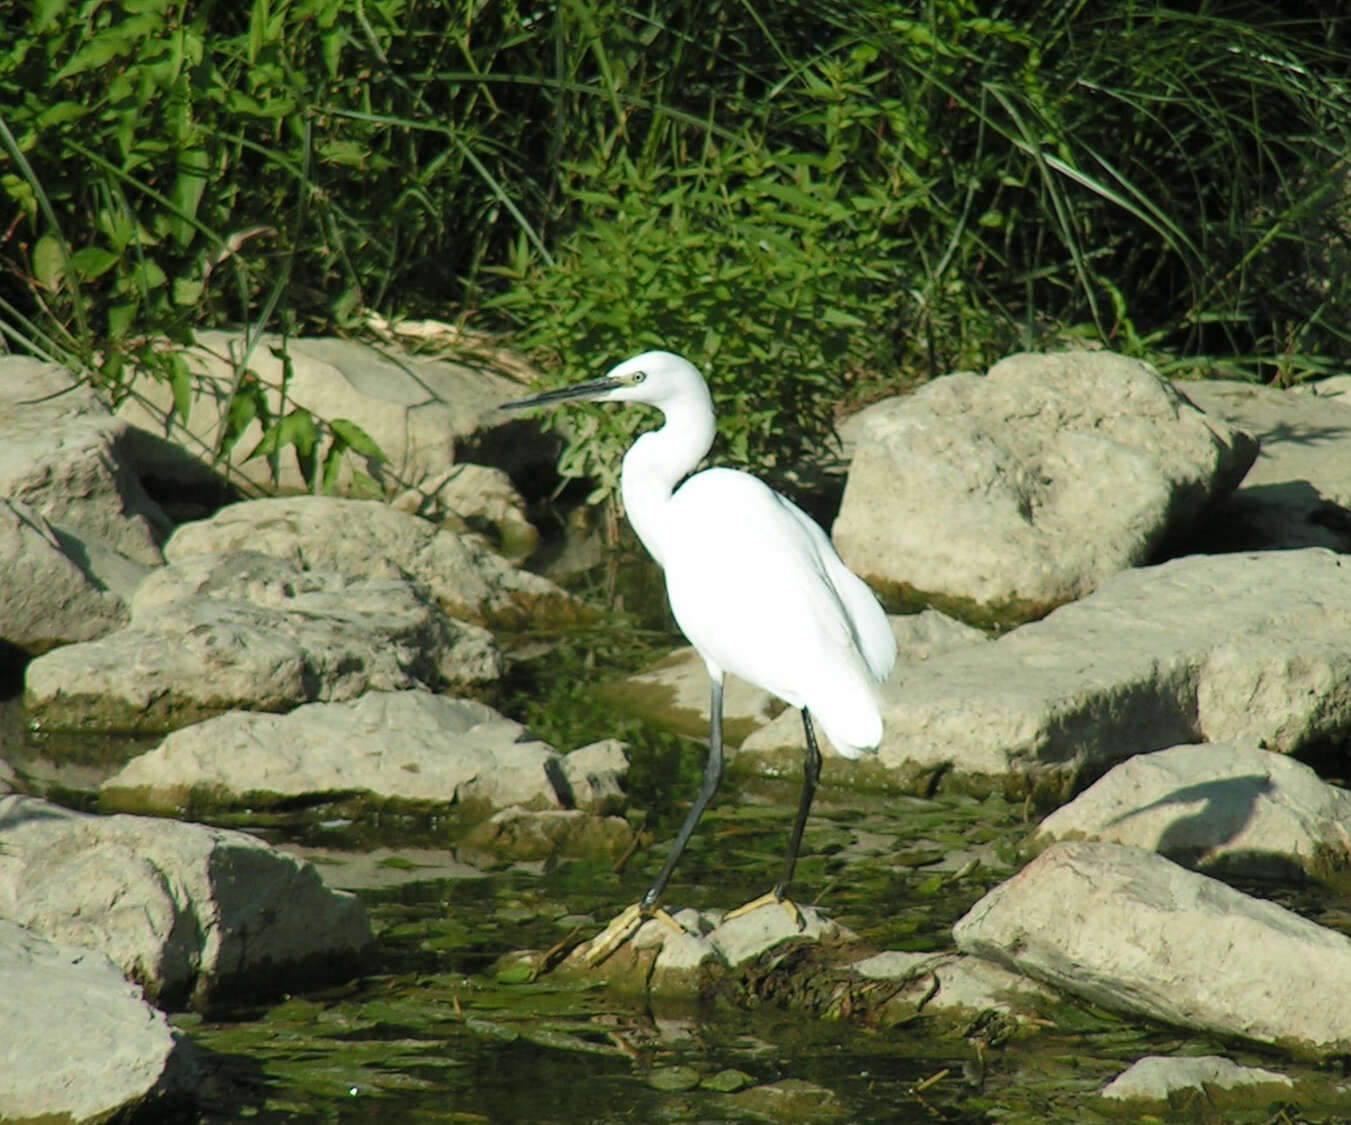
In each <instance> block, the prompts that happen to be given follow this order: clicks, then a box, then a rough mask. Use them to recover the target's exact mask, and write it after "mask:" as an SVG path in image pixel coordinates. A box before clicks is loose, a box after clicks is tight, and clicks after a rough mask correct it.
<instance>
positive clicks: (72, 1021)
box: [0, 920, 199, 1123]
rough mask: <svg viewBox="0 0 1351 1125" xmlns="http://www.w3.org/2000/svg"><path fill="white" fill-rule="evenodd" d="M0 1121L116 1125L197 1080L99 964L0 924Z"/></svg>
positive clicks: (117, 974)
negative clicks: (114, 1124) (110, 1123)
mask: <svg viewBox="0 0 1351 1125" xmlns="http://www.w3.org/2000/svg"><path fill="white" fill-rule="evenodd" d="M0 980H3V981H4V987H3V988H0V1061H2V1062H3V1065H0V1116H3V1118H4V1120H6V1121H66V1122H72V1123H75V1122H97V1121H107V1120H110V1119H114V1118H115V1119H118V1120H121V1119H122V1117H123V1115H129V1114H131V1113H132V1112H133V1111H137V1110H139V1111H145V1110H149V1109H152V1108H153V1107H155V1106H157V1105H159V1106H161V1107H163V1103H164V1102H166V1101H168V1100H171V1099H177V1098H183V1097H184V1096H185V1095H187V1094H188V1092H189V1091H190V1090H191V1088H192V1084H193V1083H194V1081H195V1080H196V1079H197V1078H198V1077H199V1076H198V1075H197V1073H196V1070H195V1067H194V1065H193V1063H192V1062H191V1059H190V1052H188V1051H187V1050H186V1049H185V1046H184V1044H182V1043H181V1042H180V1040H179V1037H178V1035H177V1033H176V1032H174V1031H173V1030H172V1029H171V1028H170V1027H169V1025H168V1023H167V1022H166V1020H165V1018H164V1015H163V1013H161V1012H158V1011H156V1010H155V1009H154V1008H152V1007H151V1006H150V1005H149V1004H147V1003H146V1002H145V1000H144V999H142V997H141V990H140V989H139V988H138V987H137V986H136V985H134V984H132V983H131V982H129V981H128V980H127V979H126V978H125V977H124V976H123V975H122V972H121V970H120V969H118V967H117V966H116V965H114V964H113V963H112V962H111V961H110V960H108V958H107V957H105V956H103V955H102V954H100V953H95V952H94V951H92V950H90V949H85V948H79V947H77V946H73V945H68V944H65V943H62V942H52V941H48V940H47V939H46V938H43V937H40V936H38V935H37V934H35V933H33V932H32V931H31V930H26V929H24V928H23V927H22V926H18V925H16V924H15V923H13V922H7V921H3V920H0Z"/></svg>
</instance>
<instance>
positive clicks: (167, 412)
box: [118, 331, 520, 519]
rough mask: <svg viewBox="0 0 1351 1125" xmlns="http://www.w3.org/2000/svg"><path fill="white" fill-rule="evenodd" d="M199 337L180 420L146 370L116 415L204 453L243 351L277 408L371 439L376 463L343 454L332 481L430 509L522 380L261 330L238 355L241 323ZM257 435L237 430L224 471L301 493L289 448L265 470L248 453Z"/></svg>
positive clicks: (208, 453)
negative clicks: (406, 496)
mask: <svg viewBox="0 0 1351 1125" xmlns="http://www.w3.org/2000/svg"><path fill="white" fill-rule="evenodd" d="M196 339H197V344H196V346H195V347H192V348H188V349H185V350H184V352H183V354H184V358H185V359H186V360H187V362H188V365H189V367H190V368H191V369H192V371H193V374H194V377H195V378H194V381H193V396H192V401H191V409H190V411H189V415H188V421H187V423H186V424H184V422H183V420H182V419H181V418H180V417H178V416H177V415H175V414H173V399H172V394H171V390H170V388H169V386H168V385H167V384H166V383H164V382H161V381H157V380H152V379H140V380H138V381H137V384H136V389H137V392H138V393H137V394H136V395H134V396H131V397H128V398H127V399H124V400H123V401H122V402H121V403H120V404H119V405H118V413H119V415H120V416H121V417H123V418H125V419H127V420H128V421H130V422H132V423H134V424H135V425H137V426H139V427H141V428H142V429H144V430H148V431H150V432H151V433H155V434H160V435H163V436H165V437H168V438H170V439H171V440H172V441H173V442H174V443H175V444H177V445H179V446H181V447H182V448H183V449H186V450H188V451H189V452H192V453H195V454H196V455H197V456H198V457H199V458H200V459H201V460H202V461H203V462H204V463H209V462H210V461H211V459H212V454H213V452H214V451H215V450H216V449H218V448H220V437H221V427H222V425H223V422H224V419H225V418H226V416H227V413H228V409H229V403H230V398H231V395H232V394H233V393H234V390H235V386H236V384H237V381H238V370H237V366H238V364H240V363H242V362H244V361H245V360H247V363H246V366H247V367H248V369H249V370H250V371H252V372H254V373H255V374H256V375H257V376H258V379H259V382H260V385H261V387H262V393H263V394H264V396H265V397H266V398H267V400H268V403H269V405H270V407H271V409H272V411H273V414H274V416H280V415H281V414H282V413H285V412H286V411H289V410H291V409H293V408H295V407H297V406H299V407H304V408H305V409H307V410H309V411H310V412H311V413H312V414H313V415H315V417H317V418H319V419H322V420H323V421H325V422H331V421H333V420H334V419H339V418H343V419H349V420H351V421H354V422H356V423H357V424H359V425H360V426H361V428H362V429H363V430H365V431H366V433H367V434H369V435H370V436H371V437H372V438H373V439H374V440H375V442H376V443H377V444H378V445H379V446H380V449H381V451H382V452H383V453H384V455H385V458H386V460H385V461H375V460H373V459H368V458H365V457H362V456H359V455H357V454H356V453H355V452H353V451H349V452H348V454H347V456H346V457H345V458H344V462H343V468H342V472H341V473H340V475H339V477H338V479H337V481H336V484H337V487H338V488H339V489H342V490H344V491H347V492H350V493H351V494H353V495H358V496H362V495H364V496H369V495H370V488H371V487H372V485H373V486H374V488H375V489H377V490H379V493H380V494H382V495H384V494H389V495H393V494H397V493H400V492H404V491H407V490H417V491H419V492H421V493H423V494H424V496H426V498H427V501H428V502H427V503H426V505H425V506H424V508H423V514H426V515H430V516H432V517H433V518H436V519H440V518H443V515H442V512H441V511H440V509H442V508H443V507H445V505H442V504H441V503H440V502H439V501H438V500H437V495H436V494H437V488H438V485H439V484H440V483H442V482H444V480H445V479H446V476H447V473H448V471H449V469H450V468H451V467H452V465H453V464H454V462H455V460H456V458H457V457H458V458H459V459H460V460H472V459H474V457H473V456H465V454H466V453H467V454H471V455H472V454H475V453H476V448H475V447H477V446H479V445H480V444H481V443H482V442H484V441H485V440H488V439H489V438H491V436H492V434H493V432H494V430H495V428H496V427H501V426H503V425H504V422H503V419H502V418H501V417H500V416H498V415H497V412H496V410H497V407H498V405H499V404H500V403H502V402H505V401H507V400H508V399H510V398H513V397H520V395H519V392H520V384H519V383H518V382H516V381H515V380H513V379H509V378H507V377H505V376H504V375H502V374H499V373H498V372H497V371H496V370H493V369H492V368H491V367H490V366H489V365H488V364H486V363H478V364H475V365H473V366H471V365H468V364H463V363H455V362H450V361H447V360H444V359H437V358H435V357H431V356H427V355H419V354H415V353H413V352H410V351H408V350H405V349H404V348H402V347H400V346H397V345H392V346H389V347H376V346H372V345H370V344H365V343H360V342H358V341H354V340H342V339H336V338H313V337H310V338H307V337H290V338H288V339H287V340H285V341H283V340H282V338H281V337H279V336H275V335H265V336H263V337H262V339H261V340H259V342H258V346H257V347H256V348H254V350H253V351H252V353H250V354H248V355H247V356H246V355H245V344H244V339H243V336H242V335H241V334H240V333H237V332H227V331H203V332H198V333H197V334H196ZM283 356H284V357H285V358H283ZM261 436H262V431H261V429H260V427H259V426H258V424H257V423H256V422H255V423H252V424H251V425H250V426H249V427H248V428H247V429H246V430H245V431H244V433H243V435H242V436H241V437H240V439H239V440H238V441H237V442H236V443H235V444H234V445H233V447H231V448H230V450H229V458H230V463H229V471H230V473H231V474H232V475H235V476H238V477H241V478H243V479H244V480H247V481H249V482H250V483H252V484H253V485H255V486H257V487H258V488H261V489H264V490H267V491H271V490H272V489H273V488H280V489H282V490H283V491H288V492H308V491H309V486H308V484H307V482H306V481H305V480H304V478H303V477H302V476H301V475H300V472H299V469H298V468H297V466H296V464H295V459H294V458H292V457H282V458H280V459H278V462H277V476H276V478H275V479H274V477H273V473H272V468H271V466H270V465H269V464H268V459H267V458H265V457H254V458H251V457H250V454H251V452H252V450H253V449H254V447H255V446H256V445H257V444H258V441H259V439H260V438H261ZM151 467H152V468H153V466H151ZM504 467H506V466H504ZM358 473H360V474H364V477H365V478H366V481H365V482H363V481H362V480H361V479H360V478H359V477H358V476H357V474H358Z"/></svg>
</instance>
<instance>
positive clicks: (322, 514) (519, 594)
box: [164, 496, 584, 626]
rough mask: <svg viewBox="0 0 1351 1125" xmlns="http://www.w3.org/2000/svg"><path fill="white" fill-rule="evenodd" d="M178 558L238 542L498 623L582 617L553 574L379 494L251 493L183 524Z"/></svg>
mask: <svg viewBox="0 0 1351 1125" xmlns="http://www.w3.org/2000/svg"><path fill="white" fill-rule="evenodd" d="M164 552H165V555H166V556H167V557H168V558H169V559H170V561H172V562H183V561H185V560H186V559H187V558H188V557H189V556H194V555H211V554H219V553H228V552H258V553H261V554H264V555H272V556H275V557H276V558H279V559H282V560H284V561H285V562H287V563H289V564H291V565H292V566H294V567H295V568H296V569H298V570H301V571H307V572H308V571H333V572H336V573H338V574H341V575H344V576H346V577H347V578H349V579H383V580H399V581H406V582H411V583H413V584H414V585H416V586H417V587H418V588H419V589H420V590H423V591H425V592H426V594H427V595H428V596H429V597H431V598H432V599H433V600H434V601H435V602H436V604H437V605H439V606H440V607H441V609H442V610H443V611H444V612H445V613H447V614H448V615H450V616H451V617H457V618H461V619H463V620H466V621H474V622H478V623H490V624H493V625H499V626H501V625H508V626H509V625H516V626H519V625H523V624H526V623H528V622H538V621H539V620H549V619H553V620H556V621H557V620H563V621H575V620H577V619H578V618H579V617H581V616H583V614H584V611H583V609H582V607H581V604H580V603H579V602H578V601H577V600H576V599H575V598H573V597H572V596H571V595H570V594H567V593H565V592H564V591H563V590H561V589H560V588H559V587H558V586H555V585H554V584H553V583H552V582H550V581H549V580H548V579H546V578H541V577H539V576H538V575H534V574H530V573H529V572H527V571H524V570H520V569H518V568H517V567H514V566H512V565H511V564H510V563H507V562H506V561H504V560H503V559H502V558H500V557H499V556H498V555H496V554H494V553H493V552H492V551H489V550H488V549H487V548H485V547H484V546H482V545H481V544H480V543H479V542H478V541H477V540H476V539H475V538H474V537H472V536H463V535H458V534H456V533H455V532H453V531H442V530H439V529H438V528H437V526H436V525H435V524H433V523H430V522H428V521H427V520H425V519H422V518H420V517H418V516H413V515H409V514H408V513H406V512H400V511H397V510H395V509H394V508H391V507H389V506H387V505H385V504H382V503H380V502H378V501H365V500H343V499H338V498H336V497H330V496H288V497H277V498H273V499H265V500H246V501H244V502H243V503H240V504H232V505H230V506H229V507H227V508H222V509H221V510H220V511H219V512H217V513H216V514H215V515H214V516H212V517H211V518H210V519H206V520H199V521H197V522H195V523H188V524H184V525H182V526H181V527H180V528H178V530H177V531H175V532H174V534H173V536H172V537H171V538H170V539H169V541H168V543H166V544H165V548H164Z"/></svg>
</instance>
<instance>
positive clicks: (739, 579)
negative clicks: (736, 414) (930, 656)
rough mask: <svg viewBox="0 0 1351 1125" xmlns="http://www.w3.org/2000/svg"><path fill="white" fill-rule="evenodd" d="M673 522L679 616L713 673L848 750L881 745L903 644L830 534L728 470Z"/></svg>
mask: <svg viewBox="0 0 1351 1125" xmlns="http://www.w3.org/2000/svg"><path fill="white" fill-rule="evenodd" d="M667 515H668V517H669V522H668V527H667V534H666V536H665V539H664V551H665V565H666V581H667V588H668V591H669V593H670V598H671V608H672V611H673V612H674V613H675V616H676V621H677V622H678V623H679V625H680V627H681V629H682V631H683V632H684V633H685V635H686V636H687V637H689V639H690V641H691V643H692V644H693V645H694V646H695V648H696V649H698V650H699V652H700V654H701V655H702V656H703V657H704V659H705V660H706V661H708V662H709V663H710V667H711V668H712V669H715V670H721V671H723V672H730V673H732V674H733V675H735V676H738V677H740V678H741V679H744V680H747V681H749V682H750V683H753V684H757V685H758V686H760V687H763V688H765V689H766V690H768V691H771V692H773V693H774V694H776V695H778V696H779V697H780V698H782V699H784V700H785V701H786V702H788V703H789V704H791V705H793V706H798V707H802V706H807V707H810V709H811V710H812V712H813V714H815V715H816V716H817V718H818V719H819V720H820V721H821V723H822V725H823V727H825V729H826V731H827V733H828V735H829V736H830V738H831V741H832V742H834V743H835V745H836V747H837V748H840V749H846V748H848V747H854V748H861V747H867V746H871V745H876V741H877V738H878V737H880V729H881V728H880V722H881V720H880V717H879V716H878V713H877V705H876V701H875V695H874V692H873V684H874V683H875V682H876V681H877V679H878V678H879V676H884V675H885V673H886V671H887V670H889V668H890V663H891V660H892V659H894V652H895V642H894V640H893V639H892V636H891V630H890V627H889V626H888V625H887V622H886V615H885V614H884V613H883V612H882V610H881V608H880V607H879V606H878V605H877V602H876V600H875V599H874V598H873V597H872V594H871V592H869V591H868V589H867V587H866V586H864V585H863V583H862V582H861V581H860V580H859V579H857V578H856V577H854V575H852V574H851V573H850V572H849V570H848V569H847V568H846V567H845V566H844V564H843V563H842V562H840V560H839V556H838V555H836V553H835V550H834V548H833V547H832V546H831V545H830V541H829V539H827V538H826V535H825V533H824V532H823V531H822V530H821V529H820V528H819V527H818V526H817V525H816V524H815V523H813V522H812V520H811V519H810V518H809V517H808V516H807V515H806V514H805V513H803V512H802V511H801V510H800V509H799V508H797V507H796V506H795V505H793V504H791V503H789V502H788V501H786V500H784V499H783V498H782V497H780V496H778V495H777V494H776V493H775V492H773V491H772V490H771V489H769V488H768V487H767V486H766V485H764V484H763V483H762V482H760V481H758V480H756V479H755V478H754V477H751V476H748V475H747V474H745V473H738V472H734V471H731V470H727V469H712V470H708V471H706V472H703V473H699V474H697V475H696V476H694V477H692V478H691V479H690V480H689V481H687V482H686V483H685V484H684V485H683V486H682V487H681V488H680V489H679V490H678V491H677V492H676V494H675V496H674V497H673V498H672V503H671V507H670V509H669V510H668V513H667ZM881 631H884V632H885V635H884V636H883V634H882V632H881Z"/></svg>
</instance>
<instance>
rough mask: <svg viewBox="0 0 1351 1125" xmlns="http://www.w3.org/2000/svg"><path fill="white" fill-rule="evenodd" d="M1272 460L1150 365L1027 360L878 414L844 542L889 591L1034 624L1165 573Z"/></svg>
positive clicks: (848, 554) (865, 441)
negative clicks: (1217, 510) (1145, 573)
mask: <svg viewBox="0 0 1351 1125" xmlns="http://www.w3.org/2000/svg"><path fill="white" fill-rule="evenodd" d="M1256 452H1257V447H1256V443H1255V442H1254V441H1252V439H1250V438H1248V437H1247V436H1245V435H1243V434H1241V433H1239V432H1237V431H1235V430H1233V429H1231V427H1229V426H1228V425H1227V424H1226V423H1225V422H1223V421H1222V420H1220V419H1218V418H1212V417H1209V416H1208V415H1206V414H1204V413H1202V412H1201V411H1200V410H1198V409H1196V408H1195V407H1194V406H1192V405H1191V404H1190V403H1189V402H1188V401H1187V400H1186V399H1184V398H1182V396H1180V395H1179V394H1178V393H1177V392H1176V391H1175V390H1173V388H1172V387H1171V386H1170V385H1169V384H1168V383H1167V382H1166V381H1165V380H1164V379H1163V378H1161V377H1160V376H1159V374H1158V373H1157V372H1156V371H1155V370H1154V369H1153V368H1152V367H1150V366H1149V365H1147V364H1145V363H1141V362H1139V361H1137V360H1132V359H1127V358H1125V357H1123V356H1117V355H1112V354H1110V353H1104V352H1070V353H1064V354H1056V355H1030V354H1025V355H1015V356H1010V357H1008V358H1007V359H1004V360H1001V361H1000V362H999V363H997V364H995V365H994V366H993V367H992V368H991V369H990V371H989V373H988V374H986V375H985V376H984V377H981V376H977V375H974V374H971V373H958V374H953V375H947V376H944V377H942V378H940V379H935V380H933V381H932V382H930V383H928V384H926V385H925V386H923V387H921V388H920V389H919V390H918V391H916V392H915V393H914V394H912V395H908V396H905V397H903V398H896V399H890V400H887V401H886V402H883V403H879V404H877V405H876V406H873V407H870V408H869V410H868V417H867V420H866V421H865V422H864V423H863V425H862V430H861V433H860V437H859V442H858V449H857V453H856V455H855V458H854V463H853V465H852V466H851V468H850V471H849V477H848V482H847V483H846V485H845V490H844V499H843V502H842V504H841V508H840V514H839V518H838V519H837V520H836V522H835V526H834V530H833V536H834V540H835V544H836V546H837V547H838V548H839V551H840V554H841V556H842V557H843V558H844V561H845V562H846V563H848V564H849V566H850V567H851V568H852V569H853V570H854V571H855V572H856V573H858V574H859V575H860V576H861V577H863V578H864V579H866V580H867V581H869V582H872V583H874V584H875V585H877V586H879V587H880V588H882V589H884V590H889V591H893V592H895V593H898V594H901V595H904V596H906V597H908V598H911V599H914V600H922V601H927V602H929V604H933V605H936V606H937V607H938V608H945V607H946V605H951V606H953V607H955V608H960V609H963V610H964V611H965V612H964V613H963V614H962V615H963V616H968V617H978V616H991V617H993V618H995V619H997V620H1002V621H1006V622H1007V621H1016V620H1026V619H1029V618H1034V617H1038V616H1040V615H1042V614H1044V613H1045V612H1046V611H1047V610H1048V609H1051V608H1052V607H1054V606H1056V605H1060V604H1062V603H1064V602H1067V601H1069V600H1071V599H1073V598H1079V597H1083V596H1084V595H1085V594H1087V593H1089V592H1090V591H1092V590H1094V589H1096V588H1097V587H1098V586H1100V585H1101V584H1102V583H1103V581H1105V580H1106V579H1107V578H1108V577H1110V576H1111V575H1113V574H1115V573H1117V572H1118V571H1121V570H1123V569H1125V568H1127V567H1131V566H1138V565H1140V564H1143V563H1146V562H1148V561H1150V559H1151V557H1152V555H1153V553H1154V552H1155V551H1156V550H1157V549H1158V548H1159V547H1160V545H1161V544H1162V543H1163V542H1164V540H1165V538H1166V537H1168V536H1169V535H1171V534H1176V533H1177V532H1179V531H1181V530H1183V529H1186V528H1187V527H1189V526H1190V525H1191V524H1192V522H1193V521H1194V520H1195V519H1196V518H1197V516H1198V515H1199V514H1200V513H1201V512H1202V510H1203V509H1204V507H1205V506H1206V504H1207V503H1209V502H1210V501H1212V500H1214V499H1215V498H1216V497H1219V496H1222V495H1224V494H1225V493H1227V492H1229V491H1230V490H1232V489H1233V488H1234V487H1235V486H1236V485H1237V484H1238V483H1239V481H1240V480H1241V479H1242V477H1243V474H1244V473H1245V472H1246V471H1247V469H1248V467H1249V465H1251V464H1252V461H1253V458H1254V456H1255V455H1256ZM945 603H946V605H945Z"/></svg>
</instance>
